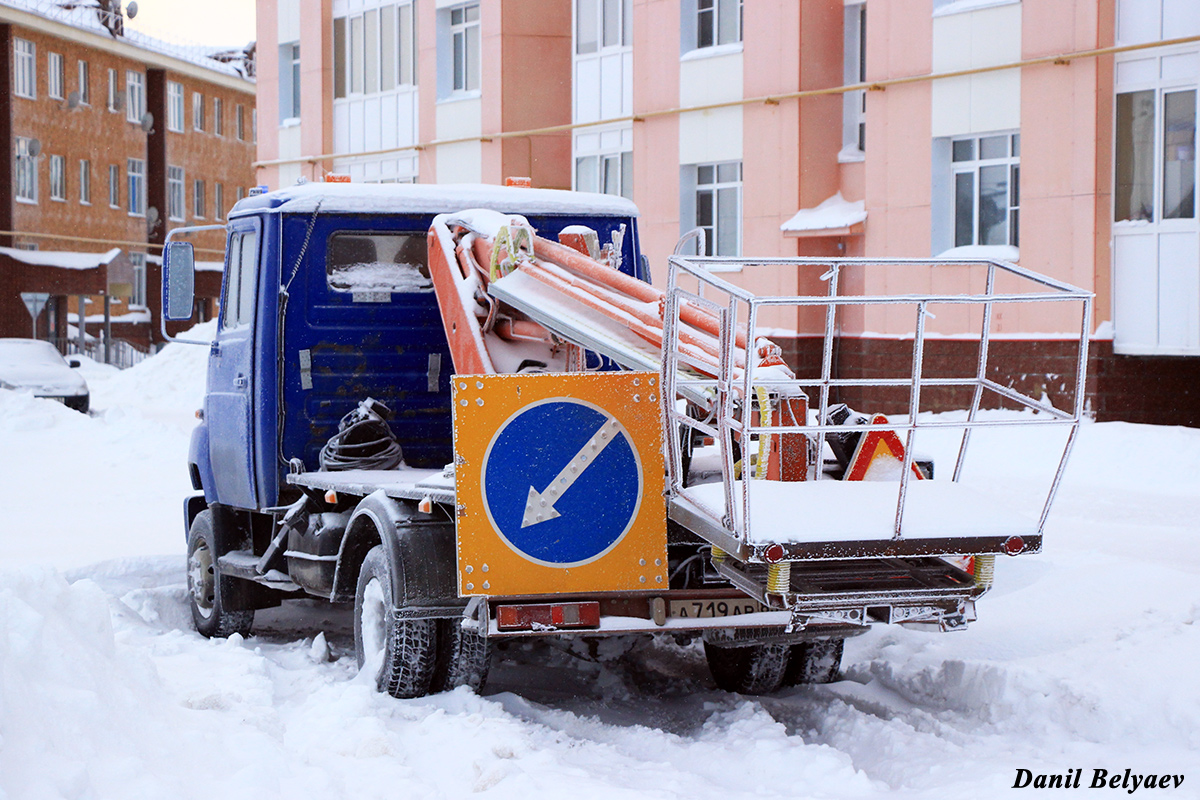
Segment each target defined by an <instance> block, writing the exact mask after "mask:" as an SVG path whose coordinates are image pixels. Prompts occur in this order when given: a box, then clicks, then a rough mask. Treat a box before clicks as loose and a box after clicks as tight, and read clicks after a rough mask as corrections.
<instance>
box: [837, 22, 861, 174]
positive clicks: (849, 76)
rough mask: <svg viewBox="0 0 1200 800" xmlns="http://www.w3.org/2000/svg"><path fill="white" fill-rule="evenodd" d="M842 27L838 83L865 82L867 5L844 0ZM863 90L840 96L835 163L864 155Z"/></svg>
mask: <svg viewBox="0 0 1200 800" xmlns="http://www.w3.org/2000/svg"><path fill="white" fill-rule="evenodd" d="M843 20H844V22H843V28H842V43H843V46H842V83H843V84H844V85H846V86H850V85H852V84H856V83H865V82H866V80H867V59H866V54H867V43H866V41H865V40H866V27H867V4H866V2H864V1H863V0H847V2H846V5H845V11H844V15H843ZM866 127H867V90H866V89H855V90H854V91H852V92H846V93H845V94H843V95H842V151H841V152H840V153H838V160H839V161H841V162H843V163H846V162H852V161H862V160H863V158H864V157H865V155H866V149H867V146H866V145H867V142H866V138H867V137H866Z"/></svg>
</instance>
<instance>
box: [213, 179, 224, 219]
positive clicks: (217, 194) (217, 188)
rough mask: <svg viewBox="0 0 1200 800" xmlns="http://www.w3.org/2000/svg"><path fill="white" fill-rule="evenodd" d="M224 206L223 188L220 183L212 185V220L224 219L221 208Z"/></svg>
mask: <svg viewBox="0 0 1200 800" xmlns="http://www.w3.org/2000/svg"><path fill="white" fill-rule="evenodd" d="M224 204H225V187H224V186H222V185H221V184H220V183H216V182H214V183H213V219H215V220H217V221H220V220H222V219H224V217H225V210H224V209H223V208H222V206H223V205H224Z"/></svg>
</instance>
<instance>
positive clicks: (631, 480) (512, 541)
mask: <svg viewBox="0 0 1200 800" xmlns="http://www.w3.org/2000/svg"><path fill="white" fill-rule="evenodd" d="M482 483H483V501H484V505H485V507H486V509H487V514H488V517H489V518H490V519H491V521H492V525H493V526H494V527H495V528H496V530H497V531H498V532H499V534H500V535H501V537H503V538H504V540H505V542H507V543H508V545H509V546H510V547H512V548H513V549H514V550H516V551H517V552H518V553H520V554H521V555H522V556H524V557H525V558H527V559H529V560H531V561H535V562H538V563H541V564H545V565H547V566H554V567H571V566H579V565H581V564H586V563H588V562H591V561H595V560H596V559H597V558H599V557H601V556H603V555H604V554H605V553H607V552H608V551H609V550H611V549H612V548H613V547H615V546H616V545H617V543H618V542H619V541H621V539H622V538H623V537H624V536H625V534H626V533H627V532H628V531H629V528H630V527H631V526H632V525H633V521H634V519H635V517H636V516H637V511H638V507H639V505H640V504H641V495H642V475H641V462H640V460H639V459H638V456H637V452H636V451H635V450H634V447H633V442H632V441H631V440H630V437H629V434H628V433H627V432H626V431H625V429H624V428H623V427H622V426H621V425H620V423H618V422H617V421H616V420H615V419H613V417H611V416H610V415H608V414H606V413H604V412H603V411H601V410H600V409H598V408H596V407H595V406H593V405H591V404H590V403H585V402H582V401H579V400H573V399H569V398H554V399H550V400H543V401H541V402H540V403H534V404H533V405H529V406H526V407H525V408H523V409H521V410H520V411H519V412H517V413H516V414H514V415H513V416H512V417H510V418H509V420H508V421H507V422H505V423H504V425H503V426H501V428H500V430H499V431H497V432H496V435H495V436H494V437H493V438H492V442H491V444H490V445H489V446H488V450H487V454H486V455H485V456H484V466H483V475H482Z"/></svg>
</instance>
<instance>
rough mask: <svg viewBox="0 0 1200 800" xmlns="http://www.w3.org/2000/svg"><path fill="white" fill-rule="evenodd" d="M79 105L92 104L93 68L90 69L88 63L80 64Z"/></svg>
mask: <svg viewBox="0 0 1200 800" xmlns="http://www.w3.org/2000/svg"><path fill="white" fill-rule="evenodd" d="M78 71H79V76H78V77H79V104H80V105H84V106H87V105H91V103H92V76H91V68H90V67H88V62H86V61H80V62H79V70H78Z"/></svg>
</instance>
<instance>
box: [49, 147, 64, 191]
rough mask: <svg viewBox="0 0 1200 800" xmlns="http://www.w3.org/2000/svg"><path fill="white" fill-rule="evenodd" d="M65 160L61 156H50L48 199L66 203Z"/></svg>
mask: <svg viewBox="0 0 1200 800" xmlns="http://www.w3.org/2000/svg"><path fill="white" fill-rule="evenodd" d="M66 173H67V159H66V158H64V157H63V156H50V199H51V200H60V201H63V202H66V199H67V174H66Z"/></svg>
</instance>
